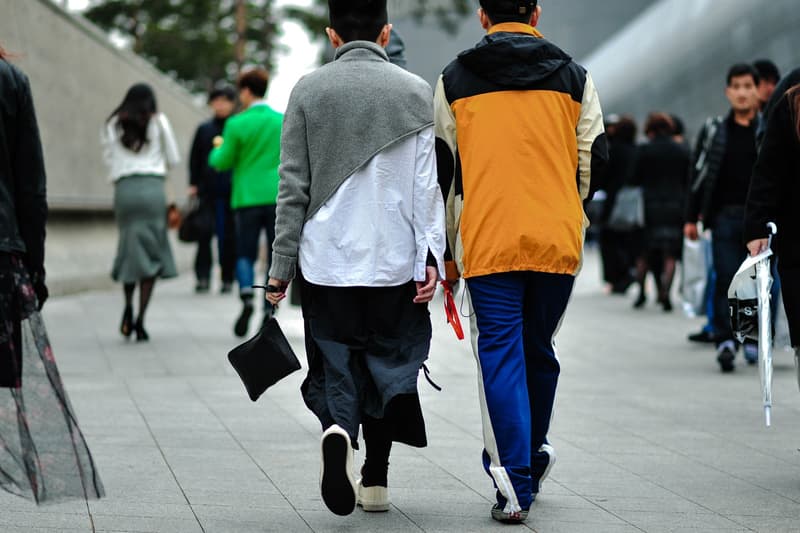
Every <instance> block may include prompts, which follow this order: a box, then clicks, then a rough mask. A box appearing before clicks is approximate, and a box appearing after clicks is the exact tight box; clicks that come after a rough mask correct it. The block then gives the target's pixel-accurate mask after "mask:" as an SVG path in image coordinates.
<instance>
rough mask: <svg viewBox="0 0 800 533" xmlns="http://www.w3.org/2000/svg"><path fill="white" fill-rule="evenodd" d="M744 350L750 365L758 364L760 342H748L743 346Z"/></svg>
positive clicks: (745, 357)
mask: <svg viewBox="0 0 800 533" xmlns="http://www.w3.org/2000/svg"><path fill="white" fill-rule="evenodd" d="M742 351H743V353H744V360H745V361H747V364H748V365H750V366H755V365H757V364H758V344H756V343H754V342H747V343H745V344H744V346H742Z"/></svg>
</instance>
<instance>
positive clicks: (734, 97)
mask: <svg viewBox="0 0 800 533" xmlns="http://www.w3.org/2000/svg"><path fill="white" fill-rule="evenodd" d="M758 81H759V78H758V73H757V72H756V71H755V69H754V68H753V67H752V66H750V65H747V64H737V65H734V66H732V67H731V68H730V70H729V71H728V75H727V88H726V90H725V95H726V96H727V98H728V101H729V102H730V105H731V110H730V112H729V113H728V115H727V117H725V118H721V117H718V118H714V119H709V120H708V121H707V122H706V124H705V126H704V127H703V129H702V130H701V132H700V136H699V137H698V140H697V145H696V149H695V156H694V161H695V163H694V169H693V173H692V178H691V187H690V190H689V196H688V205H687V213H686V225H685V226H684V234H685V236H686V237H687V238H689V239H691V240H696V239H697V238H698V229H697V222H698V221H699V220H702V222H703V226H704V227H705V228H709V229H711V231H712V238H713V239H712V255H713V258H714V270H715V272H716V275H717V279H716V283H715V312H714V322H715V324H714V333H715V336H716V338H715V341H716V345H717V361H718V363H719V365H720V368H721V370H722V371H723V372H731V371H733V370H734V368H735V364H734V361H735V358H736V352H737V350H738V346H737V344H736V341H735V340H734V338H733V331H732V330H731V323H730V319H729V313H728V286H729V285H730V283H731V281H732V280H733V276H734V274H736V271H737V270H738V269H739V265H740V264H741V262H742V261H743V260H744V258H745V256H746V250H745V248H744V246H743V242H744V233H743V232H744V205H745V201H746V199H747V191H748V189H749V187H750V176H751V173H752V170H753V165H754V164H755V161H756V157H757V150H756V130H757V128H758V125H759V115H758V91H757V89H756V88H757V86H758ZM754 356H755V359H754ZM757 356H758V355H757V353H753V352H752V351H746V352H745V357H746V359H747V361H748V362H749V363H753V362H754V361H757Z"/></svg>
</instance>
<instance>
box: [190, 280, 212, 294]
mask: <svg viewBox="0 0 800 533" xmlns="http://www.w3.org/2000/svg"><path fill="white" fill-rule="evenodd" d="M210 288H211V282H209V281H208V280H207V279H198V280H197V285H195V286H194V292H196V293H197V294H205V293H207V292H208V291H209V289H210Z"/></svg>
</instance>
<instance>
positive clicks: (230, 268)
mask: <svg viewBox="0 0 800 533" xmlns="http://www.w3.org/2000/svg"><path fill="white" fill-rule="evenodd" d="M216 207H217V225H216V228H217V246H218V253H219V266H220V270H221V278H222V292H230V290H231V286H232V284H233V280H234V274H235V272H236V223H235V222H234V220H233V211H232V210H231V208H230V199H228V198H220V199H217V205H216Z"/></svg>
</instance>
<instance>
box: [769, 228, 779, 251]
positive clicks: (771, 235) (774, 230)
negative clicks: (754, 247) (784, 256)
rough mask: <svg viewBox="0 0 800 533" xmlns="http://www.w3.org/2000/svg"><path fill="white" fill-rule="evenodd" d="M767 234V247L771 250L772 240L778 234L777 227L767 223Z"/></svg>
mask: <svg viewBox="0 0 800 533" xmlns="http://www.w3.org/2000/svg"><path fill="white" fill-rule="evenodd" d="M767 232H768V233H769V237H767V238H768V241H767V246H768V247H769V248H772V238H773V237H774V236H775V235H776V234H777V233H778V226H777V224H775V223H774V222H767Z"/></svg>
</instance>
